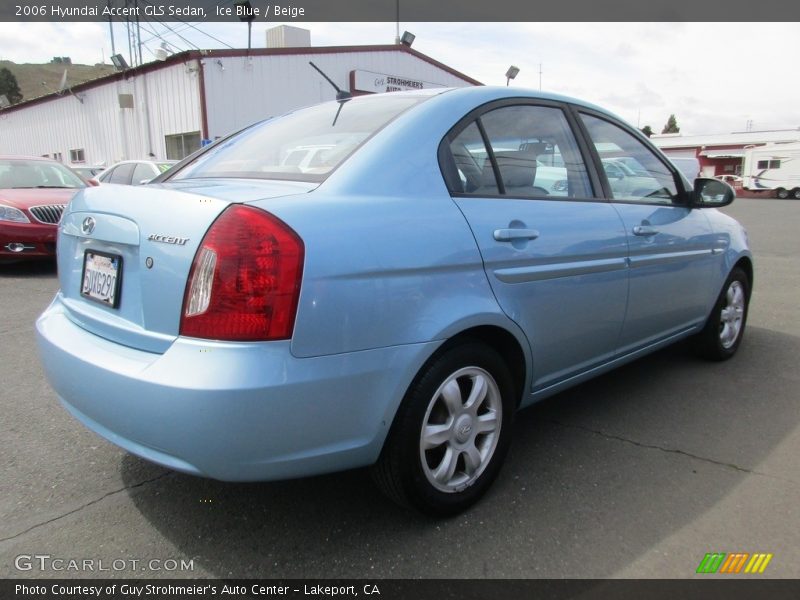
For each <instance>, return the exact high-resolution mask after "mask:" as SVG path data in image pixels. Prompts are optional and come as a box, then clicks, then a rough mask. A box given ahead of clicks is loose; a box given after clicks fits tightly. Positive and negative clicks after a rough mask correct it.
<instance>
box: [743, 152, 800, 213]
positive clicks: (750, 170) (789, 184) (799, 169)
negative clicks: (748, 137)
mask: <svg viewBox="0 0 800 600" xmlns="http://www.w3.org/2000/svg"><path fill="white" fill-rule="evenodd" d="M742 179H743V181H742V187H744V189H746V190H751V191H767V190H769V191H772V192H773V193H774V194H775V196H776V197H777V198H796V199H798V200H800V142H792V143H789V144H767V145H766V146H754V147H751V148H747V149H746V150H745V153H744V159H743V160H742Z"/></svg>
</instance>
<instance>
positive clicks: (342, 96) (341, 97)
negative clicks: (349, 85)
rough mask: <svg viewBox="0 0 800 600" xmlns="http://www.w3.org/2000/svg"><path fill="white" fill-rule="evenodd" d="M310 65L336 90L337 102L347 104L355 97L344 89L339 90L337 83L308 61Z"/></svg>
mask: <svg viewBox="0 0 800 600" xmlns="http://www.w3.org/2000/svg"><path fill="white" fill-rule="evenodd" d="M308 64H310V65H311V66H312V67H314V69H315V70H316V71H317V73H319V74H320V75H322V76H323V77H324V78H325V81H327V82H328V83H330V84H331V85H332V86H333V89H335V90H336V101H337V102H346V101H347V100H350V98H352V97H353V94H351V93H350V92H346V91H344V90H342V89H339V86H338V85H336V84H335V83H333V80H332V79H331V78H330V77H328V76H327V75H325V73H323V72H322V69H320V68H319V67H318V66H317V65H315V64H314V63H313V62H311V61H308Z"/></svg>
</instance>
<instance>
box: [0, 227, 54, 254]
mask: <svg viewBox="0 0 800 600" xmlns="http://www.w3.org/2000/svg"><path fill="white" fill-rule="evenodd" d="M57 234H58V226H57V225H44V224H40V223H10V222H8V221H0V259H2V260H5V259H8V258H11V259H22V258H50V257H54V256H55V253H56V236H57ZM16 244H21V245H23V246H25V248H24V249H23V250H21V251H20V252H14V251H13V250H11V249H9V248H8V246H9V245H12V246H14V245H16Z"/></svg>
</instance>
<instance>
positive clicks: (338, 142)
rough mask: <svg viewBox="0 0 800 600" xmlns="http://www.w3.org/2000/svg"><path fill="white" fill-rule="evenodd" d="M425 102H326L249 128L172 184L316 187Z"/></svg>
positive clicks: (402, 97)
mask: <svg viewBox="0 0 800 600" xmlns="http://www.w3.org/2000/svg"><path fill="white" fill-rule="evenodd" d="M426 98H427V96H415V95H406V94H388V95H381V96H372V97H370V96H364V97H359V98H353V99H351V100H347V101H344V102H341V103H340V102H328V103H325V104H319V105H317V106H312V107H310V108H305V109H302V110H298V111H296V112H293V113H290V114H288V115H285V116H283V117H279V118H276V119H271V120H268V121H265V122H264V123H260V124H258V125H254V126H253V127H250V128H248V129H245V130H244V131H242V132H240V133H238V134H236V135H234V136H233V137H231V138H230V139H228V140H226V141H224V142H222V143H221V144H219V145H217V146H215V147H213V148H211V149H209V150H208V151H207V152H205V153H203V154H201V155H200V156H199V157H198V158H197V159H196V160H194V161H193V162H191V163H189V164H188V165H186V166H185V167H184V168H182V169H181V170H180V172H178V173H177V174H176V175H175V176H174V177H173V178H172V179H173V180H178V179H195V178H200V177H236V178H256V179H289V180H295V181H310V182H319V181H322V180H324V179H325V177H327V176H328V175H329V174H330V172H331V171H333V170H334V169H335V168H336V167H337V166H338V165H339V164H340V163H341V162H342V161H344V159H346V158H347V157H348V156H350V155H351V154H352V153H353V152H354V151H355V150H356V149H357V148H358V147H359V146H361V144H363V143H364V142H365V141H366V140H367V139H368V138H369V137H371V136H372V135H374V134H375V133H376V132H377V131H378V130H380V129H381V128H382V127H384V126H385V125H386V124H387V123H389V122H390V121H391V120H392V119H394V118H395V117H397V116H398V115H399V114H401V113H402V112H404V111H406V110H408V109H409V108H411V107H412V106H414V105H415V104H418V103H420V102H422V101H423V100H425V99H426Z"/></svg>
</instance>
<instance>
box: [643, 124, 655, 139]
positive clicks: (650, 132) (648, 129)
mask: <svg viewBox="0 0 800 600" xmlns="http://www.w3.org/2000/svg"><path fill="white" fill-rule="evenodd" d="M642 133H643V134H645V135H646V136H647V137H650V136H651V135H653V128H652V127H650V125H645V126H644V127H642Z"/></svg>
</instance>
